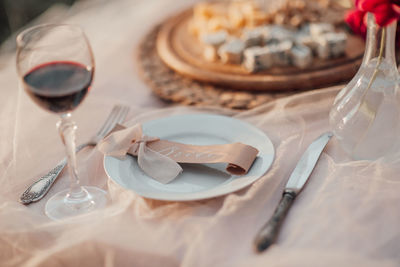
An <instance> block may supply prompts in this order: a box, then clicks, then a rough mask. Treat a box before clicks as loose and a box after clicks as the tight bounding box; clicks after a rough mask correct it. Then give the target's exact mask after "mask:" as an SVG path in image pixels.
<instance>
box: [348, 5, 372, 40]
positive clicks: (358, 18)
mask: <svg viewBox="0 0 400 267" xmlns="http://www.w3.org/2000/svg"><path fill="white" fill-rule="evenodd" d="M366 14H367V12H365V11H360V10H357V9H355V10H351V11H349V12H348V13H347V14H346V18H345V20H346V22H347V24H349V26H350V28H351V29H352V31H353V32H354V33H355V34H358V35H361V36H362V37H363V38H365V36H366V34H367V21H366V19H367V16H366Z"/></svg>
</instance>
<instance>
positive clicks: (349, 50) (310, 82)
mask: <svg viewBox="0 0 400 267" xmlns="http://www.w3.org/2000/svg"><path fill="white" fill-rule="evenodd" d="M192 14H193V13H192V9H189V10H185V11H183V12H181V13H179V14H177V15H176V16H174V17H171V18H170V19H168V20H167V21H166V22H164V23H163V24H162V26H161V28H160V31H159V33H158V36H157V52H158V54H159V56H160V57H161V59H162V60H163V62H164V63H165V64H167V65H168V66H169V67H170V68H172V69H173V70H175V71H177V72H178V73H180V74H182V75H185V76H187V77H189V78H192V79H194V80H197V81H201V82H206V83H213V84H217V85H221V86H224V87H227V88H232V89H241V90H268V91H274V90H278V91H279V90H280V91H283V90H299V89H314V88H321V87H327V86H329V85H333V84H337V83H340V82H345V81H348V80H350V79H351V78H352V77H353V76H354V74H355V73H356V72H357V70H358V68H359V66H360V64H361V61H362V57H363V54H364V47H365V45H364V41H363V40H362V39H361V38H359V37H357V36H354V35H349V36H348V41H347V47H346V53H345V55H344V56H343V57H340V58H336V59H332V60H320V59H314V62H313V64H312V66H311V67H309V68H307V69H298V68H295V67H279V68H278V67H276V68H271V69H268V70H266V71H263V72H258V73H254V74H253V73H248V72H247V71H246V69H245V68H243V67H242V66H241V65H230V64H224V63H221V62H208V61H206V60H205V59H204V58H203V56H202V53H203V47H202V44H201V43H200V42H199V41H198V39H197V37H196V36H194V35H192V34H191V33H190V32H189V30H188V23H189V21H190V19H191V18H192Z"/></svg>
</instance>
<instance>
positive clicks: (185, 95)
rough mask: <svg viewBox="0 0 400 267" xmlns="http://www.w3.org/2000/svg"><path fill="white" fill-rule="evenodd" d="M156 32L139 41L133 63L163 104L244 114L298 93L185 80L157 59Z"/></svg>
mask: <svg viewBox="0 0 400 267" xmlns="http://www.w3.org/2000/svg"><path fill="white" fill-rule="evenodd" d="M159 28H160V26H156V27H154V28H153V29H152V30H151V31H150V32H149V33H148V34H147V35H146V36H145V37H144V38H143V40H142V41H141V43H140V45H139V47H138V56H137V59H138V65H139V69H140V70H141V74H142V76H143V78H144V80H145V81H146V83H147V84H148V85H149V86H150V87H151V89H152V90H153V91H154V93H155V94H156V95H158V96H159V97H160V98H161V99H163V100H166V101H169V102H175V103H180V104H183V105H193V106H220V107H225V108H231V109H238V110H246V109H251V108H254V107H257V106H259V105H261V104H265V103H267V102H269V101H272V100H274V99H277V98H281V97H285V96H288V95H292V94H295V93H296V92H300V91H295V90H294V91H290V92H282V93H281V92H279V93H277V92H267V91H263V92H251V91H238V90H232V89H229V88H223V87H221V86H217V85H212V84H204V83H200V82H197V81H194V80H192V79H189V78H186V77H184V76H182V75H180V74H178V73H176V72H175V71H173V70H171V69H170V68H168V67H167V66H166V65H165V64H164V63H163V62H162V60H161V59H160V57H159V56H158V54H157V49H156V39H157V33H158V31H159Z"/></svg>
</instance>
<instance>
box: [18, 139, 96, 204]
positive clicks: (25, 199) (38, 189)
mask: <svg viewBox="0 0 400 267" xmlns="http://www.w3.org/2000/svg"><path fill="white" fill-rule="evenodd" d="M95 145H96V143H94V142H87V143H83V144H81V145H79V146H77V147H76V153H78V152H79V151H81V150H82V149H83V148H85V147H87V146H95ZM65 165H67V158H64V159H62V160H61V161H60V162H59V163H58V164H57V165H56V166H55V167H54V168H53V169H51V170H50V171H49V172H48V173H47V174H45V175H43V176H42V177H40V178H39V180H37V181H36V182H34V183H33V184H32V185H31V186H30V187H28V188H27V189H26V190H25V192H24V193H22V195H21V197H20V201H21V203H23V204H29V203H32V202H35V201H38V200H40V199H42V198H43V197H44V196H45V195H46V193H47V192H48V191H49V189H50V187H51V186H52V185H53V183H54V182H55V180H56V179H57V177H58V176H59V175H60V173H61V171H62V170H63V169H64V167H65Z"/></svg>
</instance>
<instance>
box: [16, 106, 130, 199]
mask: <svg viewBox="0 0 400 267" xmlns="http://www.w3.org/2000/svg"><path fill="white" fill-rule="evenodd" d="M128 112H129V107H126V106H121V105H115V106H114V107H113V109H112V110H111V113H110V114H109V115H108V117H107V119H106V121H105V122H104V124H103V126H102V127H101V128H100V129H99V131H98V132H97V133H96V135H94V136H93V137H92V138H91V139H90V140H89V141H88V142H86V143H83V144H81V145H79V146H77V147H76V152H77V153H78V152H79V151H81V150H82V149H83V148H85V147H87V146H96V145H97V142H99V141H100V140H101V139H103V138H104V136H106V135H107V134H108V133H109V132H110V131H111V130H112V129H113V128H114V127H115V125H116V124H117V123H122V122H123V121H124V119H125V118H126V115H128ZM66 164H67V158H64V159H62V160H61V161H60V162H59V163H58V164H57V165H56V166H55V167H54V168H53V169H51V170H50V171H49V172H48V173H47V174H45V175H43V176H42V177H40V178H39V180H37V181H36V182H34V183H33V184H32V185H31V186H29V187H28V188H27V189H26V190H25V192H24V193H22V195H21V197H20V202H21V203H23V204H30V203H32V202H35V201H38V200H40V199H41V198H43V197H44V196H45V195H46V193H47V192H48V191H49V189H50V187H51V186H52V185H53V183H54V181H55V180H56V179H57V177H58V176H59V174H60V173H61V171H62V170H63V169H64V167H65V165H66Z"/></svg>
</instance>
